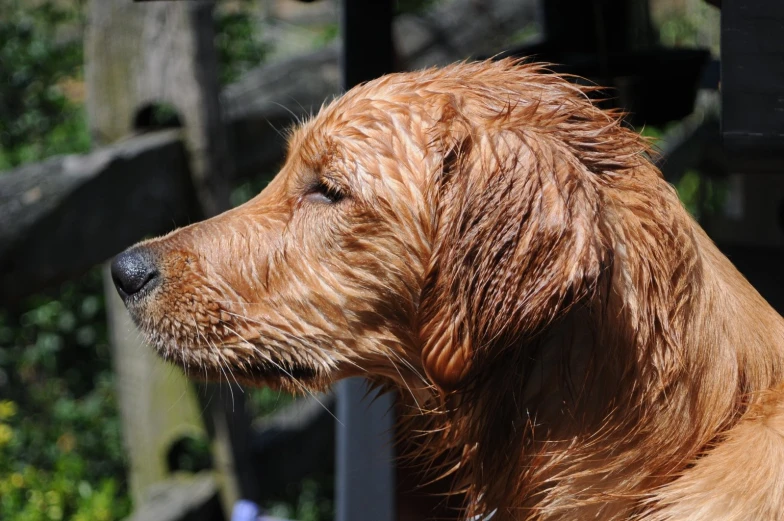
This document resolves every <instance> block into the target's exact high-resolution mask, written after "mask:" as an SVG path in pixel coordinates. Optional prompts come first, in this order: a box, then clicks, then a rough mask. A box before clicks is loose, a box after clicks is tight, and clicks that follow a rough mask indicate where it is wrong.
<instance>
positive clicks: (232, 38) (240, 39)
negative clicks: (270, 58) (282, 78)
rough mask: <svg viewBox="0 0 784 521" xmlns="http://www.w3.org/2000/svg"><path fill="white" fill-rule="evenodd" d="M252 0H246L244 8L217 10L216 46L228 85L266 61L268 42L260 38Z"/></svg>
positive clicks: (223, 80) (222, 81)
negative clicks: (251, 9) (253, 13)
mask: <svg viewBox="0 0 784 521" xmlns="http://www.w3.org/2000/svg"><path fill="white" fill-rule="evenodd" d="M251 4H252V2H249V1H248V0H244V1H242V2H241V3H240V8H239V9H236V10H232V11H223V10H220V9H218V10H216V12H215V48H216V50H217V51H218V62H219V65H220V71H219V74H220V81H221V84H222V85H226V84H228V83H231V82H233V81H236V80H238V79H239V78H240V77H241V76H242V75H243V74H244V73H245V72H247V71H249V70H250V69H252V68H253V67H256V66H258V65H259V64H261V63H262V62H263V61H264V57H265V56H266V54H267V51H268V49H267V46H266V45H264V43H263V42H262V41H261V40H260V39H259V35H258V34H257V31H256V28H255V21H254V19H253V15H252V13H251V12H250V9H249V8H250V5H251Z"/></svg>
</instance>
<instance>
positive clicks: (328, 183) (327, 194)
mask: <svg viewBox="0 0 784 521" xmlns="http://www.w3.org/2000/svg"><path fill="white" fill-rule="evenodd" d="M346 197H347V194H346V192H345V190H344V189H343V188H341V187H339V186H338V185H337V183H335V182H334V181H332V180H330V179H326V178H319V179H317V180H315V181H314V182H313V183H312V184H311V185H310V186H309V187H308V188H307V189H306V192H305V196H304V199H306V200H308V201H310V202H315V203H322V204H335V203H338V202H340V201H342V200H343V199H345V198H346Z"/></svg>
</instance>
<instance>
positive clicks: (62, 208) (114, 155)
mask: <svg viewBox="0 0 784 521" xmlns="http://www.w3.org/2000/svg"><path fill="white" fill-rule="evenodd" d="M193 215H197V209H196V205H195V200H194V198H193V192H192V190H191V189H190V181H189V178H188V162H187V156H186V153H185V148H184V146H183V144H182V136H181V133H180V132H178V131H172V130H170V131H163V132H158V133H155V134H149V135H144V136H139V137H136V138H133V139H130V140H128V141H125V142H123V143H120V144H117V145H112V146H109V147H106V148H102V149H100V150H98V151H96V152H93V153H90V154H86V155H82V156H62V157H56V158H53V159H50V160H48V161H45V162H43V163H37V164H32V165H27V166H23V167H21V168H19V169H17V170H14V171H12V172H8V173H6V174H4V175H2V176H0V302H9V301H13V300H15V299H17V298H19V297H22V296H25V295H28V294H30V293H32V292H34V291H37V290H40V289H42V288H44V287H46V286H48V285H51V284H55V283H57V282H60V281H62V280H65V279H67V278H69V277H72V276H75V275H78V274H79V273H82V272H83V271H84V270H86V269H88V268H89V267H91V266H93V265H95V264H97V263H98V262H101V261H103V260H105V259H108V258H109V257H111V256H112V255H114V254H115V253H117V252H118V251H120V250H121V249H122V248H124V247H125V246H127V245H128V244H131V243H133V242H134V241H137V240H139V239H141V238H143V237H144V236H145V235H152V234H159V233H164V232H166V231H167V230H169V229H171V228H172V227H173V226H175V225H183V224H187V223H188V221H189V218H190V216H193Z"/></svg>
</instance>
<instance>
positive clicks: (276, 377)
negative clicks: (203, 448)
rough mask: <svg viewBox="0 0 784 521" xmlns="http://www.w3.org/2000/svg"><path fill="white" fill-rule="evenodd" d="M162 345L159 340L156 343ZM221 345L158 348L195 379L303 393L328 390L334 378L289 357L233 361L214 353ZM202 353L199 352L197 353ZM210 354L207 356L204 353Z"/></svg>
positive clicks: (158, 350)
mask: <svg viewBox="0 0 784 521" xmlns="http://www.w3.org/2000/svg"><path fill="white" fill-rule="evenodd" d="M155 344H158V343H155ZM215 349H219V348H217V347H213V348H212V349H210V348H205V347H203V346H198V347H190V348H188V347H186V348H184V349H172V348H167V347H165V346H164V347H158V348H157V349H156V351H157V352H158V354H159V355H160V356H161V358H163V359H164V360H165V361H167V362H170V363H173V364H175V365H177V366H179V367H180V368H181V369H182V370H183V371H184V372H185V374H186V375H188V377H189V378H190V379H191V380H196V381H201V382H207V383H226V382H228V383H237V384H241V385H248V386H252V387H269V388H271V389H274V390H282V391H288V392H292V393H302V392H306V391H317V392H320V391H323V390H325V389H326V388H327V387H328V385H329V383H330V379H329V377H328V376H327V375H325V374H323V373H324V370H323V369H322V368H316V367H314V366H312V365H309V364H306V363H300V362H289V361H285V360H275V359H272V358H270V360H261V361H256V360H242V359H234V360H230V359H228V358H225V357H220V356H218V355H211V354H209V353H211V352H212V353H214V352H215V351H214V350H215ZM196 353H199V354H196ZM205 353H207V354H208V355H207V356H205V355H204V354H205Z"/></svg>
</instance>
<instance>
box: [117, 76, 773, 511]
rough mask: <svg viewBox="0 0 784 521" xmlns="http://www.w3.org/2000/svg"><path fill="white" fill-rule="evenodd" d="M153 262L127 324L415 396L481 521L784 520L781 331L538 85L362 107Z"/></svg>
mask: <svg viewBox="0 0 784 521" xmlns="http://www.w3.org/2000/svg"><path fill="white" fill-rule="evenodd" d="M325 186H326V187H328V188H329V190H326V189H325ZM335 194H338V195H337V196H336V195H335ZM143 247H145V248H149V250H150V252H152V254H153V256H154V257H155V259H156V260H157V264H158V267H159V272H160V278H161V283H160V284H159V285H158V286H157V287H155V288H154V289H153V290H151V291H149V292H148V293H147V294H145V295H142V296H140V297H138V298H134V299H132V300H131V301H130V302H129V308H130V309H131V311H132V313H133V315H134V317H135V319H136V321H137V323H139V325H140V326H141V328H142V330H143V331H144V332H145V334H146V335H147V336H148V338H149V339H150V340H151V342H152V343H153V345H154V346H155V347H156V349H157V350H158V351H159V352H160V353H161V354H162V355H163V356H164V357H166V358H167V359H170V360H173V361H175V362H176V363H178V364H180V365H183V366H185V368H186V370H187V371H188V373H189V374H190V375H191V376H199V375H200V374H201V375H202V376H204V377H207V378H221V379H225V380H229V381H232V380H235V379H236V380H238V381H240V382H244V383H251V384H262V385H272V386H276V387H282V388H285V389H289V390H292V391H304V390H321V389H324V388H326V387H327V386H328V385H329V384H330V383H331V382H333V381H335V380H337V379H340V378H343V377H346V376H351V375H365V376H367V377H369V378H370V379H371V380H373V381H374V382H376V383H377V384H378V385H380V386H382V387H387V388H393V389H397V390H398V392H399V395H400V397H401V399H402V400H403V402H404V406H405V407H408V408H409V409H408V410H409V414H404V418H403V420H402V427H401V428H403V429H407V430H405V432H407V433H408V434H407V439H408V441H409V443H408V444H407V445H408V446H411V445H412V442H411V440H415V441H414V442H413V445H414V447H413V448H412V452H411V453H410V454H409V455H408V456H409V457H410V458H411V461H413V462H414V463H416V464H419V465H420V466H421V467H422V469H423V480H426V479H430V478H433V477H436V476H438V475H442V474H443V475H445V476H444V477H443V479H447V480H450V481H449V483H450V484H451V485H452V486H453V489H454V490H455V491H460V492H462V493H464V494H465V496H464V497H465V503H464V505H465V509H464V511H463V513H462V515H463V516H465V517H470V516H474V515H482V514H485V515H486V514H489V513H491V512H493V511H495V517H494V518H493V519H495V520H498V521H503V520H527V519H536V520H575V519H577V520H582V519H598V520H620V519H624V520H645V521H672V520H695V521H698V520H702V521H709V520H710V521H717V520H725V521H726V520H738V521H739V520H752V519H753V520H763V519H771V520H772V519H782V518H784V438H782V434H784V397H783V396H782V391H783V389H782V387H781V385H782V381H784V323H783V322H782V319H781V317H779V315H778V314H777V313H776V312H775V311H774V310H773V309H771V307H770V306H769V305H768V304H767V303H765V301H764V300H763V299H762V298H761V297H760V296H759V295H758V294H757V292H756V291H755V290H754V289H753V288H752V287H751V286H750V285H749V284H748V283H747V282H746V280H745V279H744V278H743V277H742V276H741V275H740V274H739V273H738V272H737V271H736V269H735V268H734V267H733V266H732V265H731V264H730V262H729V261H728V260H727V259H726V258H725V257H724V256H723V255H722V254H721V253H720V252H719V251H718V250H717V249H716V247H715V246H714V245H713V244H712V243H711V241H710V240H709V239H708V238H707V237H706V236H705V234H704V233H703V232H702V230H700V228H699V227H698V226H697V224H695V222H694V221H693V220H692V219H691V218H690V217H689V215H688V214H687V213H686V211H685V210H684V209H683V207H682V206H681V204H680V202H679V201H678V197H677V195H676V193H675V191H674V190H673V189H672V187H671V186H670V185H668V184H667V183H666V182H665V181H664V180H663V179H662V176H661V174H660V173H659V171H658V170H657V169H656V168H655V167H654V166H653V165H652V164H651V162H650V160H649V159H648V157H647V145H646V143H645V142H644V140H643V139H642V138H640V137H639V136H638V135H637V134H635V133H634V132H632V131H630V130H627V129H626V128H624V127H623V126H622V125H621V124H620V123H619V121H618V118H617V116H615V115H613V114H610V113H607V112H603V111H601V110H599V109H598V108H596V107H595V106H594V105H592V103H591V102H590V101H589V100H588V98H587V97H586V94H585V91H584V90H583V89H581V88H580V87H577V86H575V85H573V84H571V83H569V82H567V81H565V80H564V79H563V78H561V77H559V76H557V75H553V74H545V73H544V72H542V71H541V69H540V67H538V66H536V65H526V64H516V63H514V62H511V61H500V62H495V63H492V62H483V63H472V64H458V65H453V66H451V67H447V68H444V69H430V70H426V71H422V72H415V73H406V74H397V75H391V76H387V77H384V78H381V79H379V80H376V81H373V82H370V83H368V84H366V85H363V86H360V87H357V88H355V89H352V90H351V91H350V92H348V93H347V94H346V95H345V96H343V97H342V98H340V99H338V100H336V101H334V102H332V103H331V104H329V105H328V106H326V107H325V108H323V109H322V110H321V112H320V114H319V115H318V116H316V117H315V118H313V119H311V120H310V121H308V122H306V123H304V124H303V125H301V127H300V128H298V129H297V130H296V131H294V133H293V134H292V136H291V138H290V145H289V153H288V159H287V161H286V163H285V165H284V166H283V168H282V170H281V172H280V173H279V174H278V175H277V177H276V178H275V179H274V180H273V181H272V182H271V183H270V184H269V186H268V187H267V188H266V189H265V190H264V191H263V192H262V193H261V194H260V195H258V196H257V197H256V198H255V199H253V200H251V201H250V202H248V203H246V204H244V205H242V206H240V207H238V208H236V209H234V210H232V211H230V212H227V213H225V214H223V215H220V216H218V217H215V218H213V219H210V220H208V221H205V222H203V223H199V224H196V225H194V226H190V227H187V228H183V229H181V230H178V231H175V232H174V233H172V234H170V235H168V236H166V237H163V238H160V239H155V240H152V241H148V242H145V243H143Z"/></svg>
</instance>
